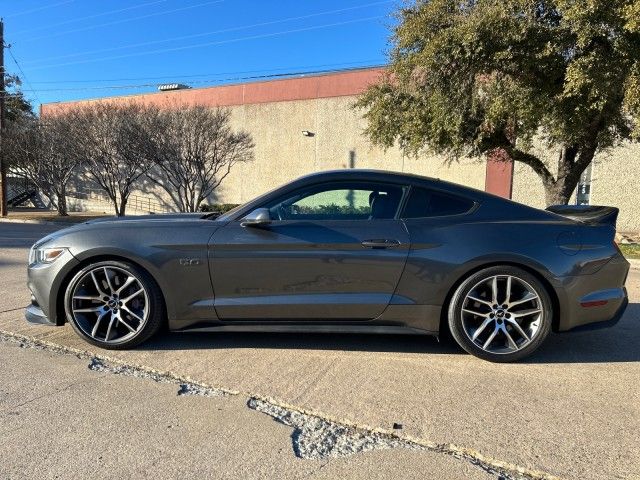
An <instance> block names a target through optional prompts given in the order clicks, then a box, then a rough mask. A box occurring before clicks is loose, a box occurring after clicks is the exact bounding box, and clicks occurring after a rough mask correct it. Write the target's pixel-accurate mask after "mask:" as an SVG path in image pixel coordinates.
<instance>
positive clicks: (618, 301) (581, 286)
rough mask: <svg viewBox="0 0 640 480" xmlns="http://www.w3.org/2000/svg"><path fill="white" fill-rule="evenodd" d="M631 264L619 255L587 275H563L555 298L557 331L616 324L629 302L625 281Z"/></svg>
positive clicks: (604, 326)
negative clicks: (558, 314) (557, 307)
mask: <svg viewBox="0 0 640 480" xmlns="http://www.w3.org/2000/svg"><path fill="white" fill-rule="evenodd" d="M629 267H630V264H629V262H627V260H626V259H625V258H624V257H623V256H622V255H618V256H616V257H614V258H612V259H611V261H609V262H608V263H607V264H606V265H604V266H603V267H602V268H601V269H599V270H598V271H597V272H595V273H593V274H590V275H576V276H571V277H564V278H562V279H561V281H560V288H559V289H557V290H556V291H557V292H558V301H559V303H560V305H559V306H560V319H559V322H558V328H557V330H558V331H560V332H566V331H575V330H577V329H580V330H583V329H595V328H606V327H609V326H613V325H615V324H616V323H617V322H618V321H619V320H620V318H621V317H622V315H623V314H624V311H625V309H626V307H627V304H628V303H629V300H628V297H627V289H626V288H625V287H624V283H625V281H626V279H627V274H628V273H629Z"/></svg>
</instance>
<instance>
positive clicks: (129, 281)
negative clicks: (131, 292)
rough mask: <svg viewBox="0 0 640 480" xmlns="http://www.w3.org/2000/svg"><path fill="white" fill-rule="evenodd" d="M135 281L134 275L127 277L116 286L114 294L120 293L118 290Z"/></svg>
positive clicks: (120, 290)
mask: <svg viewBox="0 0 640 480" xmlns="http://www.w3.org/2000/svg"><path fill="white" fill-rule="evenodd" d="M135 281H136V277H131V276H130V277H127V279H126V280H125V281H124V283H123V284H122V285H121V286H120V287H118V289H117V290H116V294H120V292H122V291H123V290H124V289H125V288H127V287H128V286H129V285H131V284H132V283H133V282H135Z"/></svg>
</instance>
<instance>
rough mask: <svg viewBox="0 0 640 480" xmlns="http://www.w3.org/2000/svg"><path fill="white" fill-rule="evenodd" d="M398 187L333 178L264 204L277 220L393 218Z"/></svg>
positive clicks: (397, 200)
mask: <svg viewBox="0 0 640 480" xmlns="http://www.w3.org/2000/svg"><path fill="white" fill-rule="evenodd" d="M402 192H403V189H402V187H399V186H397V185H386V184H377V183H362V182H358V183H355V182H339V183H338V182H336V183H332V184H324V185H319V186H314V187H311V188H310V189H307V190H304V191H299V192H297V193H295V194H293V195H291V196H289V197H288V198H286V199H278V200H277V201H276V202H274V203H273V204H271V205H267V207H268V208H269V211H270V214H271V217H272V218H275V219H278V220H370V219H389V218H394V217H395V215H396V212H397V211H398V207H399V205H400V200H401V199H402Z"/></svg>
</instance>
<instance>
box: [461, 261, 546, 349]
mask: <svg viewBox="0 0 640 480" xmlns="http://www.w3.org/2000/svg"><path fill="white" fill-rule="evenodd" d="M552 314H553V311H552V304H551V299H550V298H549V294H548V293H547V291H546V289H545V287H544V285H542V283H541V282H540V281H539V280H538V279H537V278H536V277H535V276H533V275H531V274H530V273H529V272H527V271H525V270H522V269H520V268H517V267H513V266H506V265H505V266H497V267H490V268H486V269H484V270H481V271H479V272H477V273H475V274H473V275H471V276H470V277H469V278H467V279H465V280H464V281H463V282H462V284H461V285H460V286H459V287H458V288H457V290H456V291H455V293H454V295H453V297H452V299H451V303H450V305H449V312H448V317H449V329H450V330H451V334H452V335H453V337H454V338H455V340H456V341H457V342H458V344H459V345H460V346H461V347H462V348H463V349H465V350H466V351H467V352H469V353H471V354H472V355H475V356H477V357H480V358H482V359H485V360H489V361H493V362H512V361H515V360H519V359H521V358H524V357H526V356H528V355H530V354H531V353H533V352H534V351H535V350H536V349H537V348H538V347H539V346H540V345H541V344H542V342H543V341H544V340H545V338H546V337H547V336H548V335H549V332H550V331H551V320H552Z"/></svg>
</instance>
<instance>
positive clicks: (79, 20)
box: [14, 0, 168, 35]
mask: <svg viewBox="0 0 640 480" xmlns="http://www.w3.org/2000/svg"><path fill="white" fill-rule="evenodd" d="M167 1H168V0H155V1H153V2H147V3H140V4H138V5H133V6H131V7H126V8H119V9H117V10H109V11H107V12H102V13H97V14H94V15H87V16H85V17H78V18H72V19H71V20H65V21H64V22H58V23H50V24H48V25H44V26H42V27H37V28H30V29H28V30H20V31H18V32H15V33H14V35H21V34H23V33H31V32H39V31H42V30H47V29H49V28H55V27H59V26H61V25H68V24H70V23H76V22H81V21H83V20H91V19H92V18H98V17H105V16H107V15H112V14H114V13H121V12H127V11H129V10H135V9H137V8H142V7H148V6H149V5H155V4H157V3H164V2H167Z"/></svg>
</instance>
